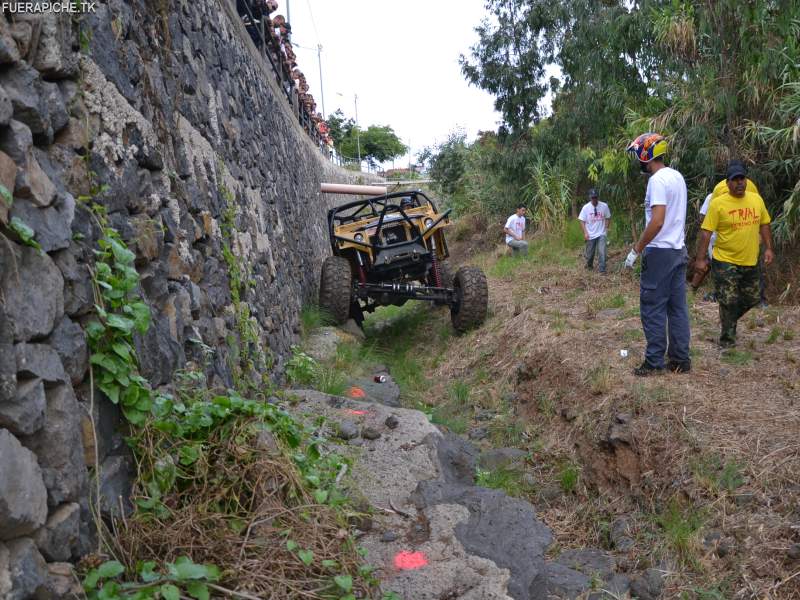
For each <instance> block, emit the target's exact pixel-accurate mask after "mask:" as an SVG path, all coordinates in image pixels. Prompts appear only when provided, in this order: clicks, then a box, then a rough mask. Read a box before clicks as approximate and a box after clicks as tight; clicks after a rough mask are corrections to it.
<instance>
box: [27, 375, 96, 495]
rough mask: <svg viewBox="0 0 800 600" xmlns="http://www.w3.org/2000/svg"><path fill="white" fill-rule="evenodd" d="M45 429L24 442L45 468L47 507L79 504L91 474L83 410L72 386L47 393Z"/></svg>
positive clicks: (65, 385) (43, 471) (50, 390)
mask: <svg viewBox="0 0 800 600" xmlns="http://www.w3.org/2000/svg"><path fill="white" fill-rule="evenodd" d="M45 394H46V396H47V412H46V415H45V426H44V427H43V428H42V429H40V430H39V431H38V432H37V433H35V434H34V435H31V436H27V437H24V438H22V443H23V444H24V445H25V446H26V447H27V448H29V449H30V450H31V451H33V452H35V453H36V456H37V457H38V458H39V464H40V465H41V467H42V475H43V478H44V483H45V487H47V503H48V505H49V506H51V507H55V506H58V505H59V504H63V503H65V502H75V501H77V500H79V499H80V497H81V494H82V493H83V492H85V491H86V485H87V472H86V464H85V463H84V461H83V445H82V437H81V408H80V406H79V404H78V401H77V400H76V399H75V394H74V393H73V391H72V387H71V386H70V385H69V384H62V385H59V386H57V387H55V388H51V389H46V390H45Z"/></svg>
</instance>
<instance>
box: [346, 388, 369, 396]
mask: <svg viewBox="0 0 800 600" xmlns="http://www.w3.org/2000/svg"><path fill="white" fill-rule="evenodd" d="M348 394H349V395H350V397H351V398H366V397H367V394H366V392H364V390H362V389H361V388H360V387H355V386H353V387H351V388H350V391H349V392H348Z"/></svg>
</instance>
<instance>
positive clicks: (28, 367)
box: [14, 344, 69, 385]
mask: <svg viewBox="0 0 800 600" xmlns="http://www.w3.org/2000/svg"><path fill="white" fill-rule="evenodd" d="M14 354H15V355H16V357H17V378H18V379H22V378H31V377H38V378H41V379H43V380H44V381H45V382H46V383H47V384H48V385H56V384H58V383H63V382H66V381H69V380H68V379H67V374H66V373H65V372H64V366H63V365H62V364H61V358H59V356H58V352H56V351H55V350H54V349H53V348H51V347H50V346H48V345H47V344H17V345H16V346H14Z"/></svg>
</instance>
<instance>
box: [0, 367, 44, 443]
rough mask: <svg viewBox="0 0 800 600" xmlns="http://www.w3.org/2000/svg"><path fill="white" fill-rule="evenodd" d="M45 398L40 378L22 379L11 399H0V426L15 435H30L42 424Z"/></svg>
mask: <svg viewBox="0 0 800 600" xmlns="http://www.w3.org/2000/svg"><path fill="white" fill-rule="evenodd" d="M46 408H47V400H46V399H45V395H44V382H43V381H42V380H41V379H40V378H38V377H37V378H34V379H23V380H20V381H19V382H18V384H17V391H16V394H15V395H14V397H13V398H12V399H9V400H3V401H0V427H5V428H7V429H8V430H9V431H11V432H12V433H15V434H17V435H31V434H32V433H35V432H37V431H39V429H41V428H42V426H43V425H44V413H45V409H46Z"/></svg>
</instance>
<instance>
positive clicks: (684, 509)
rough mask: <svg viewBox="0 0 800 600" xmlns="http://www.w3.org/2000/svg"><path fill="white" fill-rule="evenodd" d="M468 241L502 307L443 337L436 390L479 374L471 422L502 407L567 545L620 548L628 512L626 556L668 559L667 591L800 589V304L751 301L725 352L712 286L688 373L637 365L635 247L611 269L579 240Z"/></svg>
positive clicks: (722, 594)
mask: <svg viewBox="0 0 800 600" xmlns="http://www.w3.org/2000/svg"><path fill="white" fill-rule="evenodd" d="M460 237H461V240H459V241H454V242H452V243H451V252H452V254H453V255H454V258H455V259H456V260H458V261H460V262H463V263H467V262H469V263H472V264H478V265H479V266H482V267H483V268H484V269H485V270H486V272H487V275H488V277H489V293H490V317H489V319H488V320H487V322H486V323H485V324H484V326H483V327H481V328H480V329H479V330H477V331H474V332H471V333H469V334H467V335H465V336H459V337H454V338H451V339H450V340H447V341H446V342H445V344H446V348H445V350H443V351H442V352H441V355H440V358H439V359H438V360H437V361H436V362H435V364H433V365H432V366H431V368H432V372H431V373H430V374H429V380H430V382H431V385H432V388H433V389H432V390H431V393H430V395H429V397H430V398H431V402H434V403H436V402H446V401H447V399H448V398H449V397H450V395H451V394H450V386H452V384H453V382H454V381H461V382H466V383H468V384H469V386H470V398H471V401H470V402H471V405H472V408H471V410H472V413H471V415H470V416H471V417H472V419H471V421H470V424H469V427H468V428H475V427H476V426H478V425H482V424H483V423H484V422H482V421H480V418H486V416H485V415H486V413H489V414H490V417H489V418H490V419H491V420H490V421H489V429H490V430H491V431H495V430H497V429H501V430H502V431H505V430H506V429H507V430H508V431H509V432H510V433H509V434H508V435H509V436H510V437H511V438H513V439H515V440H516V441H515V443H514V444H513V445H516V446H518V447H522V448H524V449H527V450H529V452H530V454H529V457H530V458H529V460H528V461H527V471H528V473H529V474H530V475H531V476H532V478H533V482H534V485H533V486H532V490H531V491H529V492H526V495H527V497H528V498H529V499H530V500H531V501H532V502H533V503H534V504H535V505H536V506H537V508H538V509H539V511H540V516H541V517H542V518H543V520H544V521H545V522H546V523H547V524H548V525H549V526H550V527H552V529H553V532H554V535H555V536H556V541H557V545H558V547H559V548H562V549H563V548H567V547H573V548H580V547H586V546H603V547H606V548H609V549H612V550H613V549H615V548H614V542H613V540H612V539H611V537H612V536H611V535H610V533H609V532H610V530H611V526H612V523H613V522H614V521H615V519H617V518H618V517H624V518H625V519H627V521H628V522H630V527H629V529H630V531H631V537H632V538H633V540H634V545H633V547H632V548H630V549H629V550H626V551H624V552H622V551H619V550H618V553H619V555H620V561H621V563H622V564H623V565H625V564H627V565H629V566H630V567H631V568H637V569H638V568H645V567H647V566H651V565H659V566H660V567H661V568H663V569H666V570H667V571H669V573H670V577H669V579H668V584H667V588H666V589H665V591H664V597H668V598H678V597H681V598H683V597H685V598H781V599H790V598H800V561H798V559H796V558H792V556H793V553H792V551H791V549H792V548H793V547H794V545H796V544H798V542H800V478H799V477H798V473H800V308H798V307H797V306H786V305H780V306H779V305H774V306H769V307H768V308H763V309H762V308H759V309H754V310H752V311H751V312H750V313H749V314H748V315H746V316H745V317H744V318H743V319H742V321H741V322H740V325H739V343H738V348H737V350H736V351H735V352H723V351H721V350H720V349H719V347H718V346H717V345H716V342H715V340H716V338H717V336H718V334H719V331H718V317H717V305H716V304H714V303H712V302H704V301H702V300H701V298H702V293H704V292H705V291H709V290H708V289H706V290H702V291H701V293H698V294H697V297H693V296H692V297H690V313H691V321H692V360H693V368H692V371H691V373H688V374H667V375H663V376H658V377H652V378H646V379H640V378H636V377H634V376H633V374H632V368H633V367H634V366H636V365H637V364H639V362H641V360H642V356H643V350H644V341H643V339H642V335H641V324H640V321H639V315H638V282H637V280H636V279H635V277H634V276H633V275H632V274H631V273H628V272H624V271H622V270H621V269H619V268H618V267H620V266H621V262H622V253H621V252H619V251H618V252H617V253H616V254H615V253H614V252H612V253H611V256H610V257H609V267H610V268H609V270H610V273H609V274H608V275H606V276H602V275H599V274H598V273H596V272H588V271H586V270H585V269H583V268H582V267H581V266H580V261H579V259H578V254H579V250H572V251H563V250H561V249H558V248H550V247H548V245H547V244H540V245H539V247H538V249H537V248H536V247H534V248H533V256H532V257H530V258H529V259H527V260H522V261H518V262H516V263H513V264H512V263H511V261H510V258H508V257H506V256H504V250H503V249H502V247H498V248H489V249H488V250H487V248H486V247H485V246H481V245H480V244H479V243H478V241H477V240H478V239H479V238H478V237H477V236H475V237H470V236H469V235H468V234H462V235H461V236H460ZM534 246H535V245H534ZM446 318H447V316H446V313H445V312H444V311H435V312H432V315H431V319H433V320H439V319H441V320H444V319H446ZM420 351H421V349H420ZM621 351H627V356H622V355H621ZM622 354H624V353H622ZM436 399H439V400H436ZM481 415H483V416H482V417H481ZM498 423H499V424H501V425H497V424H498ZM493 427H494V429H492V428H493ZM503 428H505V429H503ZM481 443H482V444H484V445H485V446H487V447H488V446H489V445H490V444H494V445H500V444H499V440H497V439H494V438H492V437H490V438H489V439H487V440H484V441H483V442H481ZM503 445H512V444H510V443H505V444H503ZM570 468H574V469H575V470H576V472H577V473H578V477H577V483H575V484H574V485H573V484H572V482H571V480H570V478H569V476H568V475H569V472H568V471H569V469H570ZM675 515H677V517H675V518H673V517H674V516H675ZM682 523H683V524H685V525H686V527H684V528H683V529H681V524H682ZM709 540H710V541H709ZM723 542H724V544H723V545H724V546H725V548H724V550H720V548H721V547H722V546H721V545H720V544H722V543H723Z"/></svg>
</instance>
